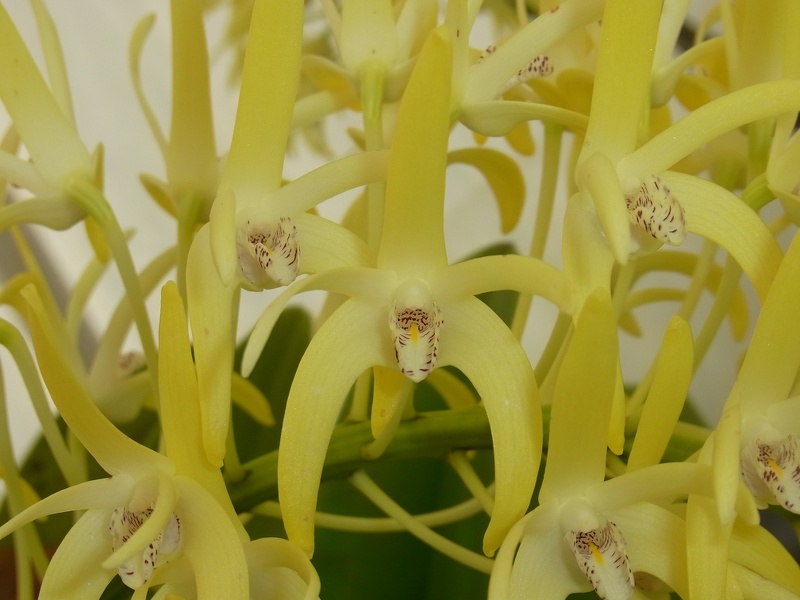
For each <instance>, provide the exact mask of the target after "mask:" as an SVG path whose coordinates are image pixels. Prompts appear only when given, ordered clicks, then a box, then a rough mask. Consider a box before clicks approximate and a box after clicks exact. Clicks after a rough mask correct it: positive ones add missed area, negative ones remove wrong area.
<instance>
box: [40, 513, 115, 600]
mask: <svg viewBox="0 0 800 600" xmlns="http://www.w3.org/2000/svg"><path fill="white" fill-rule="evenodd" d="M110 516H111V512H110V511H108V510H90V511H88V512H87V513H86V514H84V515H83V516H82V517H81V518H80V519H79V520H78V522H77V523H75V525H73V526H72V528H71V529H70V530H69V532H68V533H67V535H66V536H65V537H64V539H63V540H62V541H61V543H60V544H59V545H58V550H56V553H55V556H53V559H52V560H51V561H50V566H49V567H48V569H47V572H46V573H45V576H44V580H43V581H42V588H41V590H40V591H39V597H40V598H58V599H59V600H62V599H63V600H94V599H96V598H97V599H99V598H100V596H101V595H102V594H103V591H104V590H105V589H106V586H107V585H108V583H109V582H110V581H111V580H112V579H113V578H114V576H115V575H116V574H117V572H116V570H112V569H106V568H103V567H102V566H101V563H102V562H103V559H104V558H105V557H106V556H108V553H109V552H110V550H111V538H110V537H109V536H108V521H109V518H110Z"/></svg>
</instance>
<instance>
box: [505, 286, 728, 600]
mask: <svg viewBox="0 0 800 600" xmlns="http://www.w3.org/2000/svg"><path fill="white" fill-rule="evenodd" d="M687 331H688V327H686V326H685V324H684V326H683V327H681V326H680V325H676V332H675V333H673V334H671V335H670V337H669V338H668V340H667V343H668V344H669V345H670V347H671V349H670V351H669V352H667V353H666V355H665V358H664V359H662V360H661V364H662V365H664V367H665V368H667V369H674V367H673V366H672V365H671V364H670V362H671V360H672V359H673V358H674V354H680V353H681V352H682V351H685V350H686V347H687V346H686V344H687V341H688V344H689V349H690V348H691V338H690V337H689V338H687V336H686V332H687ZM616 346H617V343H616V331H615V325H614V315H613V312H612V309H611V303H610V299H609V298H608V296H607V295H606V294H605V293H604V292H603V291H602V290H599V291H598V292H596V293H594V294H591V295H590V296H589V297H588V298H587V300H586V302H585V303H584V305H583V309H582V311H581V313H580V314H579V315H578V318H577V323H576V327H575V330H574V333H573V335H572V337H571V339H570V341H569V342H568V345H567V349H566V352H565V355H564V357H563V361H562V362H561V364H560V367H559V373H558V376H557V377H558V378H557V381H556V384H555V391H554V394H555V397H554V399H553V405H552V409H551V414H550V435H549V439H548V450H547V462H546V465H545V471H544V478H543V481H542V487H541V490H540V492H539V497H538V502H539V505H538V506H537V507H536V508H535V509H534V510H533V511H532V512H530V513H528V514H527V515H526V516H525V517H523V519H521V520H520V521H519V522H518V523H517V524H516V525H515V526H514V527H513V528H512V530H511V532H510V533H509V534H508V536H507V537H506V539H505V540H504V541H503V545H502V546H501V548H500V551H499V552H498V555H497V559H496V561H495V565H494V569H493V571H492V576H491V580H490V584H489V598H490V599H491V600H495V599H497V600H499V599H501V598H502V599H516V598H519V599H522V598H528V597H530V593H531V590H536V596H537V597H538V598H547V599H552V600H562V599H564V598H566V597H567V596H568V595H569V594H572V593H578V592H585V591H589V590H592V589H594V590H595V591H596V592H597V594H598V595H599V596H600V597H601V598H603V599H604V600H618V599H623V600H627V599H628V598H631V597H636V596H635V589H636V587H638V586H639V585H640V581H642V580H643V578H644V579H646V577H647V576H653V577H655V578H657V579H658V580H660V581H662V582H663V583H665V584H666V585H667V586H669V588H671V589H672V590H674V591H676V592H677V593H678V594H680V595H681V597H682V598H686V597H688V596H687V595H686V590H687V589H688V587H687V585H688V584H687V571H686V562H685V561H686V558H685V553H686V550H685V548H686V546H685V543H686V542H685V539H686V534H685V529H686V525H685V522H684V520H683V519H681V518H680V517H679V516H677V515H676V514H674V512H673V511H672V510H670V505H671V503H673V502H675V501H676V500H678V499H679V498H681V497H682V496H683V495H684V494H686V493H687V492H688V491H693V492H695V493H698V494H703V495H705V496H712V495H713V486H712V485H711V481H710V475H711V469H710V468H709V467H708V466H705V465H698V464H692V463H664V464H657V463H658V460H659V459H660V457H661V453H662V451H663V449H664V447H665V446H666V440H665V437H664V435H663V434H662V433H661V432H659V435H658V436H656V438H655V439H654V438H653V437H652V436H651V435H650V434H651V433H652V432H653V431H654V430H656V428H657V427H658V426H659V425H662V426H664V427H665V429H666V430H669V423H670V422H672V423H674V422H675V421H676V420H677V416H678V415H677V412H674V411H672V407H671V406H669V405H672V406H674V405H675V402H673V401H667V405H668V406H667V407H666V411H665V410H664V408H660V405H661V404H662V402H664V401H665V399H664V398H658V399H653V408H654V412H653V414H651V415H648V416H647V417H645V418H644V420H645V421H647V424H646V425H645V426H644V427H643V429H642V432H643V433H642V434H641V439H640V437H639V435H637V440H636V442H635V445H634V448H635V451H634V453H632V455H631V459H632V460H633V461H634V463H631V464H630V466H629V472H627V473H625V474H622V475H619V476H617V477H615V478H613V479H610V480H605V481H604V474H605V466H606V443H607V439H608V428H609V424H610V420H611V416H612V405H613V396H614V387H615V379H616V362H617V350H616ZM597 348H603V352H600V353H598V352H597ZM670 355H672V356H670ZM677 370H678V371H682V372H683V376H684V377H685V375H686V372H687V370H688V371H690V370H691V359H690V360H689V361H688V362H687V361H683V363H682V364H681V366H679V367H678V368H677ZM664 391H666V390H664ZM671 395H672V396H673V399H674V400H677V401H678V402H681V401H682V399H683V398H682V396H681V394H680V391H676V392H675V393H674V394H671ZM656 413H658V414H656ZM665 419H666V421H665ZM657 421H658V422H657ZM667 432H668V431H667ZM646 457H647V458H646Z"/></svg>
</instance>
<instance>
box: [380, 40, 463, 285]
mask: <svg viewBox="0 0 800 600" xmlns="http://www.w3.org/2000/svg"><path fill="white" fill-rule="evenodd" d="M451 72H452V56H451V48H450V42H449V39H448V38H447V37H445V35H444V33H443V32H442V31H440V30H436V31H434V32H433V33H431V35H430V37H429V38H428V41H427V42H426V43H425V46H424V47H423V49H422V51H421V52H420V56H419V58H418V59H417V65H416V67H415V68H414V72H413V73H412V75H411V79H410V80H409V82H408V86H407V88H406V92H405V93H404V94H403V100H402V102H401V103H400V108H399V113H398V115H397V125H396V128H395V134H394V137H393V139H392V157H391V160H390V161H389V173H388V176H387V180H386V204H385V212H384V221H383V232H382V237H381V245H380V250H379V252H378V265H379V266H380V267H382V268H387V269H395V270H397V271H398V273H400V274H401V275H413V274H416V273H418V272H419V271H420V270H423V271H425V270H428V269H430V268H432V267H439V266H444V265H445V264H447V251H446V249H445V244H444V236H443V233H442V232H443V231H444V207H443V202H444V186H445V168H446V165H447V144H448V138H449V134H450V83H451V82H450V79H451Z"/></svg>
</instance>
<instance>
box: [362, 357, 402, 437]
mask: <svg viewBox="0 0 800 600" xmlns="http://www.w3.org/2000/svg"><path fill="white" fill-rule="evenodd" d="M373 381H374V383H373V386H374V392H373V395H372V413H371V414H372V419H371V425H372V437H374V438H375V439H376V440H377V439H378V438H379V437H380V435H381V433H383V431H384V429H385V428H386V426H387V425H389V424H390V423H392V422H393V421H394V420H395V415H396V413H397V411H402V410H403V405H404V404H405V402H404V400H406V399H408V396H409V393H408V392H409V391H410V389H409V386H410V385H411V384H410V382H409V380H408V378H406V377H404V376H403V374H402V373H399V372H398V371H397V369H395V368H391V369H389V368H386V367H375V369H374V379H373Z"/></svg>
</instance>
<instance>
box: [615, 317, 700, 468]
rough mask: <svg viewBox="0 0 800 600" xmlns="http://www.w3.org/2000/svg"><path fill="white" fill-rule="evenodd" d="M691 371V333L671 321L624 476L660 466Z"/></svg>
mask: <svg viewBox="0 0 800 600" xmlns="http://www.w3.org/2000/svg"><path fill="white" fill-rule="evenodd" d="M693 369H694V348H693V342H692V332H691V329H690V327H689V324H688V323H687V322H686V321H684V320H683V319H681V318H680V317H673V318H672V320H671V321H670V323H669V325H668V326H667V330H666V332H665V333H664V340H663V341H662V343H661V350H659V353H658V358H657V359H656V370H655V376H654V379H653V383H652V385H651V386H650V393H649V394H648V396H647V400H646V402H645V405H644V409H643V410H642V415H641V417H640V419H639V424H638V426H637V428H636V437H635V439H634V440H633V448H632V449H631V453H630V456H629V458H628V469H627V471H628V472H631V471H634V470H636V469H639V468H641V467H644V466H647V465H654V464H657V463H659V462H661V457H662V456H663V454H664V450H665V449H666V447H667V444H668V443H669V438H670V437H671V436H672V431H673V430H674V428H675V424H676V423H677V422H678V418H679V417H680V413H681V409H682V408H683V404H684V402H685V401H686V394H687V393H688V391H689V383H690V382H691V378H692V371H693Z"/></svg>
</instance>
